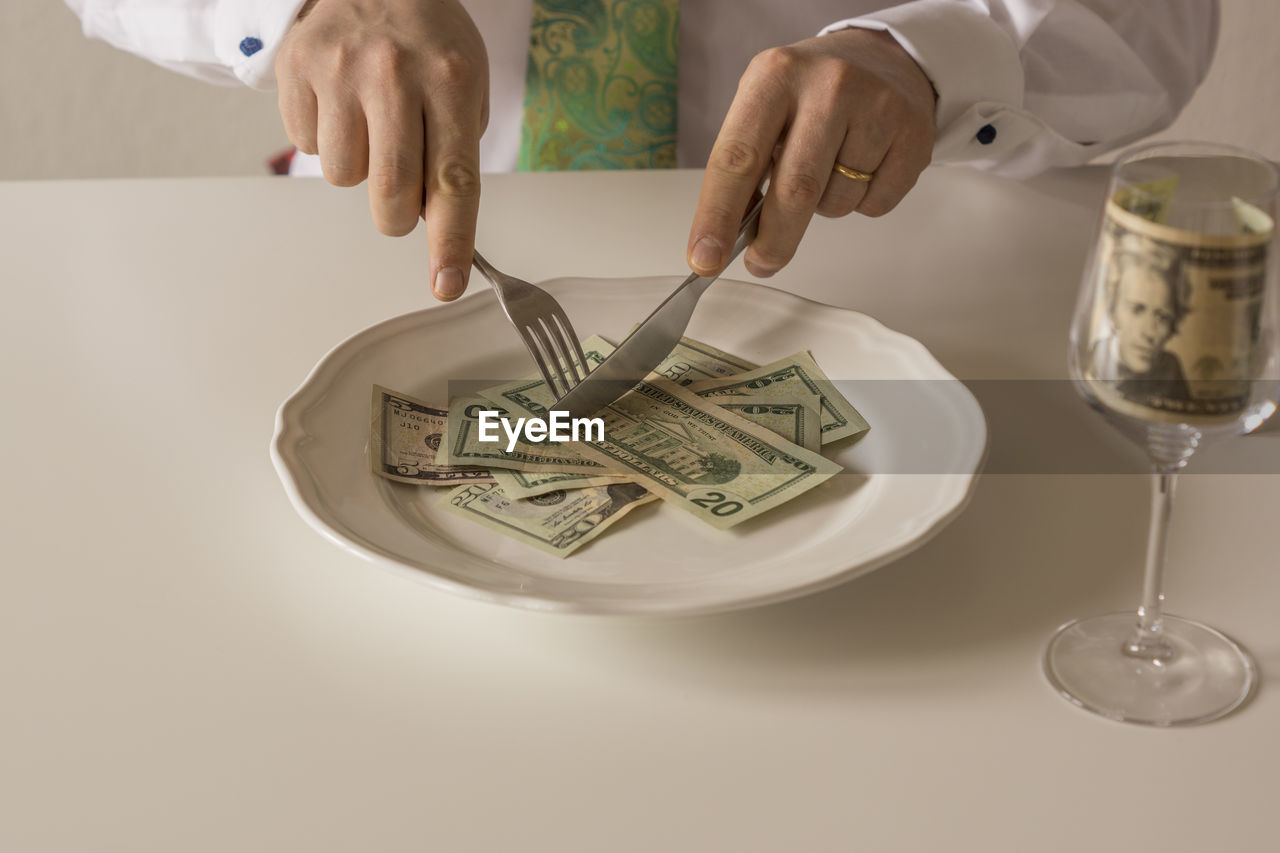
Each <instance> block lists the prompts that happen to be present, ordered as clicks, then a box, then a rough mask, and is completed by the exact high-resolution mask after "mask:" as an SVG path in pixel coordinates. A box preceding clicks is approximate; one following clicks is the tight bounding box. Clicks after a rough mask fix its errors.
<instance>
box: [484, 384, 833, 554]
mask: <svg viewBox="0 0 1280 853" xmlns="http://www.w3.org/2000/svg"><path fill="white" fill-rule="evenodd" d="M518 396H519V395H516V397H513V396H510V395H508V394H503V395H502V396H501V398H500V399H495V400H493V402H495V403H501V404H503V405H504V406H505V407H506V408H509V409H514V410H517V411H521V410H522V409H521V406H522V405H523V404H522V403H520V402H519V400H518ZM523 411H525V412H526V413H528V414H535V415H536V414H540V413H539V412H537V411H533V410H529V409H523ZM599 416H600V417H601V418H602V419H603V420H604V425H605V435H604V440H603V441H588V442H581V443H580V444H579V445H578V447H579V448H580V453H581V454H582V456H583V457H585V458H587V459H594V460H597V461H599V462H600V463H601V464H603V465H605V466H606V467H607V468H609V469H610V470H613V471H619V472H623V473H626V474H627V475H628V476H630V477H631V478H633V479H634V480H635V481H636V482H637V483H639V484H640V485H642V486H644V488H646V489H647V490H649V491H651V492H653V493H654V494H656V495H657V496H658V497H660V498H662V499H663V500H666V501H668V502H670V503H672V504H674V505H675V506H678V507H679V508H681V509H683V510H685V511H686V512H689V513H691V514H693V515H695V516H697V517H698V518H700V519H701V520H703V521H705V522H706V523H708V524H710V525H712V526H713V527H717V528H721V529H723V528H728V527H732V526H733V525H735V524H738V523H740V522H742V521H746V520H747V519H750V518H754V517H755V516H757V515H760V514H761V513H763V512H766V511H768V510H769V509H772V508H773V507H775V506H778V505H780V504H782V503H785V502H786V501H788V500H790V499H792V498H794V497H796V496H797V495H799V494H801V493H803V492H805V491H808V490H809V489H811V488H813V487H814V486H817V485H819V484H820V483H822V482H823V481H824V480H826V479H828V478H829V477H831V476H833V475H834V474H835V473H836V472H838V471H840V470H841V468H840V466H839V465H837V464H835V463H834V462H831V461H830V460H828V459H825V458H823V457H822V456H820V455H819V454H817V453H814V452H813V451H810V450H805V449H804V448H803V447H800V446H798V445H796V444H793V443H792V442H790V441H787V440H786V439H784V438H782V437H780V436H778V435H775V434H773V433H771V432H769V431H768V430H767V429H764V428H763V427H760V426H757V425H756V424H753V423H751V422H749V421H746V420H744V419H742V418H740V417H738V416H737V415H735V414H733V413H731V412H728V411H726V410H724V409H722V408H721V407H720V406H718V405H716V404H715V403H713V402H711V401H709V400H704V399H700V398H698V397H696V396H694V394H692V393H691V392H690V391H689V390H688V389H687V388H681V387H680V386H678V385H675V384H674V383H671V382H668V381H666V380H664V379H653V380H652V381H650V380H643V381H641V382H639V383H637V384H636V387H635V388H633V389H632V390H631V391H629V392H627V393H626V394H624V395H623V396H622V397H621V398H619V399H618V400H615V401H614V402H613V403H610V404H609V405H608V406H606V407H605V408H604V409H602V410H601V411H600V413H599Z"/></svg>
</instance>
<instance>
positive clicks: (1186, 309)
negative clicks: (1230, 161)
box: [1082, 198, 1271, 422]
mask: <svg viewBox="0 0 1280 853" xmlns="http://www.w3.org/2000/svg"><path fill="white" fill-rule="evenodd" d="M1225 215H1228V216H1233V217H1235V218H1236V219H1237V220H1238V222H1239V227H1238V228H1236V229H1235V231H1236V233H1200V232H1198V231H1190V230H1185V229H1182V228H1178V227H1174V226H1171V225H1168V224H1165V223H1164V222H1160V221H1152V219H1151V218H1150V217H1156V218H1157V219H1159V218H1161V216H1162V212H1161V211H1159V210H1157V209H1152V208H1150V207H1146V208H1141V209H1137V210H1132V209H1126V207H1125V206H1124V204H1123V198H1117V199H1112V200H1111V201H1110V202H1109V203H1108V204H1107V209H1106V214H1105V217H1106V218H1105V222H1104V225H1103V229H1102V233H1101V237H1100V239H1101V241H1102V243H1101V245H1100V246H1099V250H1098V253H1097V258H1098V263H1097V265H1096V268H1095V271H1094V278H1095V281H1094V286H1095V287H1096V288H1098V291H1097V297H1098V298H1096V299H1095V300H1094V301H1093V304H1094V310H1093V316H1092V318H1091V323H1090V330H1091V331H1090V339H1089V345H1088V349H1087V352H1088V355H1087V356H1086V361H1087V363H1086V364H1084V365H1082V367H1083V371H1082V372H1083V374H1084V376H1085V377H1086V381H1087V382H1088V383H1089V384H1090V385H1091V389H1092V391H1093V392H1094V393H1096V394H1097V395H1098V396H1099V397H1100V398H1102V399H1104V400H1105V401H1106V402H1107V404H1108V405H1111V406H1113V407H1114V408H1116V409H1117V410H1119V411H1121V412H1125V413H1127V414H1129V415H1132V416H1133V417H1137V418H1143V419H1157V420H1166V421H1178V422H1183V421H1203V420H1217V419H1229V418H1232V417H1234V416H1235V415H1237V414H1239V412H1240V411H1242V410H1243V409H1244V408H1245V407H1246V405H1247V404H1248V400H1249V390H1250V389H1249V383H1250V381H1251V380H1252V379H1253V378H1255V375H1256V372H1257V369H1258V366H1259V365H1258V364H1257V363H1256V355H1255V352H1256V351H1257V349H1258V348H1257V343H1258V335H1259V330H1260V321H1261V314H1262V308H1263V305H1262V299H1263V294H1264V292H1265V279H1264V276H1265V268H1266V265H1265V260H1266V253H1267V251H1268V246H1269V242H1270V228H1271V225H1270V219H1269V217H1266V216H1265V215H1263V214H1261V212H1260V211H1257V210H1256V209H1250V208H1248V205H1244V204H1243V202H1242V203H1241V207H1240V208H1239V209H1237V210H1234V211H1227V212H1226V214H1225Z"/></svg>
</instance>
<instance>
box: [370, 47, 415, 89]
mask: <svg viewBox="0 0 1280 853" xmlns="http://www.w3.org/2000/svg"><path fill="white" fill-rule="evenodd" d="M365 62H366V63H367V64H368V68H369V74H370V76H371V78H372V79H373V81H374V82H375V83H376V84H377V85H379V86H385V85H390V84H393V83H396V82H399V81H400V80H403V79H404V78H405V76H406V75H407V73H408V64H409V56H408V54H407V53H406V51H405V49H404V48H403V47H401V46H400V45H399V44H397V43H396V42H394V41H392V40H391V39H383V40H380V41H378V42H377V43H375V44H374V45H372V46H371V47H369V48H368V51H367V54H366V58H365Z"/></svg>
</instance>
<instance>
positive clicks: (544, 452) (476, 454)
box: [435, 380, 618, 476]
mask: <svg viewBox="0 0 1280 853" xmlns="http://www.w3.org/2000/svg"><path fill="white" fill-rule="evenodd" d="M515 384H516V385H517V386H520V387H523V386H524V384H525V383H515ZM541 384H542V383H541V380H539V382H538V385H539V386H541ZM484 411H488V412H497V413H498V417H500V418H510V417H511V411H513V407H512V406H510V405H503V404H501V403H496V404H495V402H494V401H491V400H488V399H486V398H484V397H457V398H455V399H453V400H450V401H449V413H448V419H447V421H446V423H445V432H444V440H443V441H442V442H441V443H440V450H439V452H438V453H437V455H436V458H435V461H436V464H437V465H482V466H484V467H486V468H509V469H515V470H518V471H528V472H545V473H555V474H591V475H595V476H598V475H601V474H617V473H618V472H616V471H606V470H605V468H604V466H603V465H601V464H600V463H599V462H597V461H595V460H592V459H585V458H583V457H582V455H581V454H579V453H578V452H576V451H575V450H572V449H570V447H569V445H568V444H567V443H565V442H554V441H541V442H529V441H524V440H523V439H518V440H517V441H516V443H515V446H514V447H513V448H512V449H511V450H510V451H508V450H507V449H506V447H507V438H506V436H505V435H504V434H503V433H502V431H501V430H499V431H498V435H499V436H500V437H501V438H500V440H499V441H481V440H480V413H481V412H484ZM526 414H527V413H526V412H524V411H520V412H519V414H518V415H516V417H524V416H525V415H526ZM538 414H541V413H540V412H539V413H538ZM574 446H575V447H581V446H582V445H581V443H576V444H575V445H574Z"/></svg>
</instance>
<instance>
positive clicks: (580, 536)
mask: <svg viewBox="0 0 1280 853" xmlns="http://www.w3.org/2000/svg"><path fill="white" fill-rule="evenodd" d="M652 500H655V498H654V496H653V495H651V494H649V493H648V492H646V491H645V490H644V489H643V488H641V487H640V486H638V485H636V484H635V483H616V484H613V485H608V486H592V487H590V488H586V489H567V490H557V491H553V492H547V493H546V494H543V495H538V496H536V497H532V498H528V499H527V500H519V501H518V500H513V499H511V498H510V497H508V496H507V495H505V494H504V493H503V491H502V489H501V488H500V487H499V486H496V485H488V484H483V483H482V484H477V485H471V486H460V487H459V488H457V489H454V490H453V491H452V492H450V493H449V494H447V495H445V497H444V499H443V500H441V501H440V504H439V505H440V506H441V507H444V508H445V509H447V510H448V511H449V512H452V513H454V514H456V515H460V516H463V517H464V518H469V519H471V520H472V521H474V522H476V523H477V524H480V525H482V526H484V527H487V528H488V529H490V530H494V531H497V532H498V533H501V534H503V535H505V536H510V537H511V538H512V539H516V540H518V541H520V542H524V543H526V544H528V545H532V546H534V547H535V548H538V549H540V550H543V551H546V552H547V553H548V554H554V555H555V556H557V557H564V556H566V555H568V554H570V553H572V552H573V551H574V550H575V549H577V548H579V547H581V546H582V545H585V544H586V543H588V542H590V541H591V540H592V539H594V538H596V537H597V536H599V535H600V534H601V533H603V532H604V531H605V530H606V529H608V528H609V527H610V526H611V525H612V524H614V523H615V522H616V521H617V520H618V519H620V518H621V517H622V516H624V515H626V514H627V513H628V512H630V511H631V510H633V509H635V508H636V507H637V506H640V505H641V504H646V503H649V502H650V501H652Z"/></svg>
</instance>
